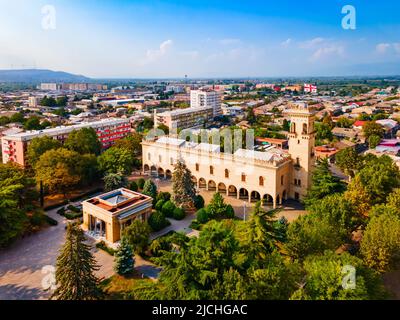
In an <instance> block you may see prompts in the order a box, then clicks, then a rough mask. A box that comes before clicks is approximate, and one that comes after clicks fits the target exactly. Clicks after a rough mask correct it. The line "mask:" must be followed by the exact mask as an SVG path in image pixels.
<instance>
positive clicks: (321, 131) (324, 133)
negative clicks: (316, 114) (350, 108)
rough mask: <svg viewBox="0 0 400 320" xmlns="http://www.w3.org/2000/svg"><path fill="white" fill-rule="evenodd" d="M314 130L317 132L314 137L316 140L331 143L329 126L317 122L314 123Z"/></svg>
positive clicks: (331, 136)
mask: <svg viewBox="0 0 400 320" xmlns="http://www.w3.org/2000/svg"><path fill="white" fill-rule="evenodd" d="M315 130H316V132H317V135H316V139H317V140H328V141H332V139H333V134H332V129H331V126H330V125H329V124H326V123H320V122H317V123H315Z"/></svg>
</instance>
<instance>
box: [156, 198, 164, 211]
mask: <svg viewBox="0 0 400 320" xmlns="http://www.w3.org/2000/svg"><path fill="white" fill-rule="evenodd" d="M164 203H165V201H164V200H158V201H157V203H156V205H155V207H154V208H155V209H156V210H157V211H162V207H163V205H164Z"/></svg>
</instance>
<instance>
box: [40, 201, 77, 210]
mask: <svg viewBox="0 0 400 320" xmlns="http://www.w3.org/2000/svg"><path fill="white" fill-rule="evenodd" d="M71 200H72V201H75V200H73V199H71ZM66 204H68V200H64V201H62V202H60V203H55V204H52V205H50V206H46V207H44V210H45V211H50V210H53V209H56V208H58V207H59V206H65V205H66Z"/></svg>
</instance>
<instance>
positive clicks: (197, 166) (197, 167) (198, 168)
mask: <svg viewBox="0 0 400 320" xmlns="http://www.w3.org/2000/svg"><path fill="white" fill-rule="evenodd" d="M199 170H200V165H199V164H198V163H196V171H199Z"/></svg>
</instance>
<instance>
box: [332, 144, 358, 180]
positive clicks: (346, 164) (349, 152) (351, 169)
mask: <svg viewBox="0 0 400 320" xmlns="http://www.w3.org/2000/svg"><path fill="white" fill-rule="evenodd" d="M335 158H336V164H337V166H338V167H339V168H340V170H342V171H343V172H344V173H345V174H347V175H348V176H350V177H352V178H354V176H355V174H356V172H357V170H358V169H360V162H361V158H360V156H359V155H358V153H357V151H356V150H355V149H354V148H346V149H343V150H341V151H339V152H338V153H337V154H336V156H335Z"/></svg>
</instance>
